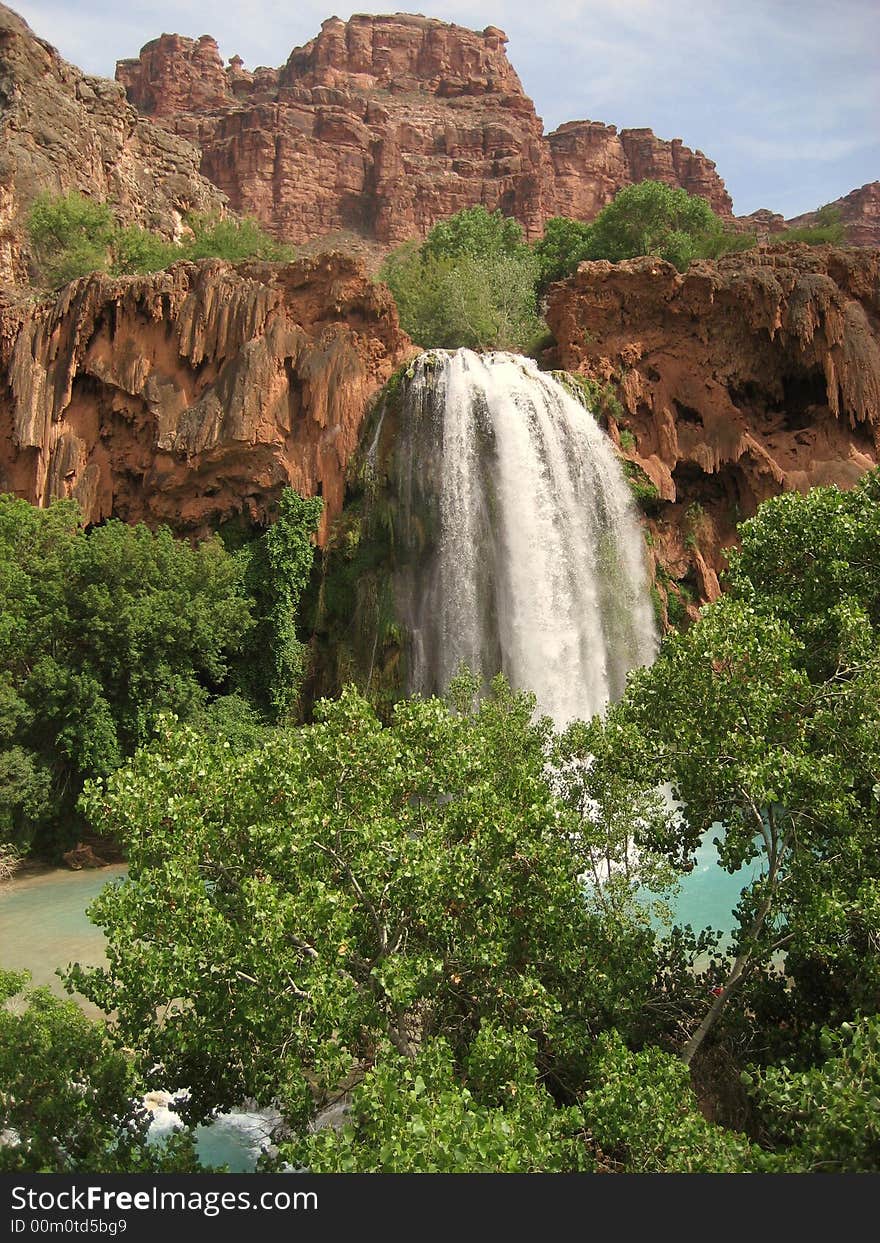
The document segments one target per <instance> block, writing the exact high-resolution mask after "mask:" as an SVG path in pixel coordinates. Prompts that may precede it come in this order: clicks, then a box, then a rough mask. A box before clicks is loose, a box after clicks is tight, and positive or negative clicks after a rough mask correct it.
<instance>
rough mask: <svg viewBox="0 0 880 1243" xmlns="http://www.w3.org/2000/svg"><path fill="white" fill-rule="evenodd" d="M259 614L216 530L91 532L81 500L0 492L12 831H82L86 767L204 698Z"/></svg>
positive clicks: (112, 759)
mask: <svg viewBox="0 0 880 1243" xmlns="http://www.w3.org/2000/svg"><path fill="white" fill-rule="evenodd" d="M250 626H251V604H250V601H249V600H248V598H247V595H246V593H245V589H244V587H243V584H242V581H241V570H240V567H239V565H238V564H237V562H236V561H235V560H234V559H233V558H232V557H230V556H229V555H228V554H227V553H226V552H225V551H224V549H223V547H222V545H221V544H220V542H219V541H218V540H209V541H207V542H205V543H203V544H201V545H199V546H198V547H196V548H192V547H190V545H189V544H187V543H186V542H184V541H182V540H176V539H174V537H173V536H172V535H171V532H170V531H169V530H168V529H167V528H162V529H160V530H159V531H157V532H155V533H152V532H150V531H149V530H148V529H147V528H146V527H144V526H136V527H129V526H126V525H125V524H124V523H121V522H117V521H111V522H108V523H105V524H104V525H103V526H101V527H98V528H96V529H95V530H93V531H92V532H90V533H89V534H86V533H85V532H84V531H83V529H82V526H81V513H80V510H79V507H78V506H77V505H76V504H75V502H69V501H64V502H56V503H55V504H53V505H50V506H49V507H48V508H47V509H38V508H36V507H34V506H31V505H28V504H27V503H26V502H25V501H22V500H17V499H15V498H13V497H10V496H6V497H0V816H2V817H3V821H4V823H2V826H0V827H2V830H3V831H4V832H3V835H4V836H9V835H10V834H11V835H12V836H13V837H15V838H18V839H19V840H24V841H27V840H28V837H29V836H30V835H31V834H32V833H33V832H34V831H35V830H36V829H37V828H38V827H39V826H41V825H42V830H41V832H42V844H43V845H44V846H45V845H48V844H49V838H48V837H47V836H46V833H47V832H48V831H49V830H53V831H54V830H57V831H59V832H61V833H63V834H64V835H70V834H72V833H74V832H75V831H76V821H75V817H74V806H75V802H76V798H77V796H78V794H79V791H80V789H81V788H82V782H83V780H84V778H85V777H86V776H87V775H89V774H92V773H107V772H109V771H110V770H111V769H112V768H114V767H115V766H117V765H118V764H119V763H120V762H121V761H122V759H123V757H124V756H125V755H127V754H130V753H131V751H133V750H134V748H135V747H136V746H137V745H138V744H139V743H141V742H143V741H144V740H145V739H146V738H147V737H148V736H149V733H150V729H151V722H152V720H153V719H154V717H155V716H156V714H157V713H158V712H160V711H162V710H170V711H174V712H178V713H180V714H181V715H183V716H187V715H194V714H198V713H199V712H200V711H202V710H203V709H204V707H205V705H206V704H207V702H208V700H209V697H210V696H211V695H212V694H218V693H221V692H222V691H223V690H224V689H225V686H226V683H227V680H228V678H229V675H230V660H231V659H232V657H233V656H234V655H235V654H237V652H238V651H239V649H240V648H241V645H242V643H243V640H244V637H245V635H246V634H247V633H248V630H249V628H250Z"/></svg>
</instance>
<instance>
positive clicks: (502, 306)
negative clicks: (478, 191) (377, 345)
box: [380, 207, 545, 349]
mask: <svg viewBox="0 0 880 1243" xmlns="http://www.w3.org/2000/svg"><path fill="white" fill-rule="evenodd" d="M380 275H381V278H382V280H384V281H385V283H386V284H387V285H388V287H389V288H390V289H391V292H392V293H393V294H394V298H395V301H396V302H397V308H398V311H399V313H400V322H401V324H402V325H403V327H404V328H405V330H406V331H407V332H408V333H409V335H410V336H411V337H412V338H413V339H414V340H415V341H418V342H419V344H420V345H423V346H425V347H426V348H433V347H439V348H443V349H458V348H460V347H467V348H469V349H525V348H527V347H528V346H529V345H530V344H532V343H533V342H534V341H535V340H536V339H537V338H538V337H539V335H540V333H541V331H542V329H544V328H545V325H544V324H543V321H542V320H541V319H540V318H539V316H538V313H537V303H536V295H535V287H536V282H537V278H538V261H537V259H536V257H535V255H534V254H533V253H532V251H531V250H530V248H529V247H528V246H527V245H526V244H525V242H524V241H523V240H522V231H521V229H520V227H519V225H518V224H517V223H516V221H514V220H509V219H506V218H505V217H504V216H502V215H501V213H500V212H487V211H486V209H485V208H483V207H473V208H466V209H465V210H464V211H461V212H458V213H457V215H455V216H453V217H451V219H449V220H446V221H441V223H440V224H437V225H435V226H434V228H433V229H432V230H431V232H430V233H429V234H428V236H427V238H426V239H425V241H424V242H423V243H422V244H421V245H418V244H417V243H413V242H408V243H405V244H404V245H403V246H401V247H399V248H398V249H397V250H396V251H394V252H393V253H392V254H391V255H389V257H388V259H387V260H386V262H385V264H384V266H383V268H382V271H381V273H380Z"/></svg>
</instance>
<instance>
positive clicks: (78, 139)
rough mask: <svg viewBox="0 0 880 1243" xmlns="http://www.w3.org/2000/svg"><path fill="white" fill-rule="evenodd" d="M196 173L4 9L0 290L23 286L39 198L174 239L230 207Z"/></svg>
mask: <svg viewBox="0 0 880 1243" xmlns="http://www.w3.org/2000/svg"><path fill="white" fill-rule="evenodd" d="M198 165H199V155H198V152H197V151H195V150H194V149H193V148H192V147H191V146H190V145H189V143H187V142H185V141H184V140H183V139H182V138H180V137H178V136H176V135H174V134H171V133H169V132H168V131H167V130H165V129H162V128H160V127H159V126H156V125H152V124H151V123H150V122H149V121H147V120H145V119H144V117H142V116H140V115H139V114H138V112H137V111H136V110H135V109H134V108H133V107H132V106H131V105H130V104H129V103H128V102H127V101H126V98H125V92H124V90H123V88H122V87H121V86H119V85H118V84H117V83H114V82H108V81H106V80H105V79H103V78H94V77H89V76H88V75H87V74H83V73H81V72H80V71H79V70H78V69H76V68H74V67H73V65H69V64H68V63H67V62H66V61H64V60H62V58H61V57H60V56H59V55H58V53H57V52H56V51H55V49H54V48H53V47H51V46H50V45H49V44H48V43H46V42H45V41H44V40H43V39H38V38H37V37H36V36H35V35H34V34H33V32H32V31H31V29H30V28H29V26H28V25H27V23H26V22H24V21H23V20H22V19H21V18H20V17H18V15H17V14H15V13H13V12H12V11H11V10H10V9H7V8H5V7H4V6H2V5H0V283H13V282H15V281H21V280H23V279H24V278H25V276H26V256H25V252H24V243H23V235H24V215H25V213H26V211H27V209H28V208H29V207H30V205H31V203H32V202H33V200H34V198H35V197H36V195H37V194H38V193H39V192H40V191H41V190H48V191H50V192H53V193H64V192H66V191H68V190H79V191H82V192H83V193H86V194H90V195H94V196H95V197H97V198H100V199H106V200H108V201H110V202H111V203H112V204H113V205H114V207H115V209H116V212H117V215H118V216H119V218H120V219H121V220H122V222H123V223H125V224H132V223H134V224H140V225H144V226H147V227H149V228H151V229H155V230H157V231H158V232H159V233H161V234H163V235H164V236H166V237H168V238H172V237H176V236H178V235H179V233H180V230H181V223H182V219H183V215H184V213H186V212H187V211H190V210H192V209H195V210H199V211H206V210H212V209H221V208H222V207H223V205H224V203H225V199H224V197H223V195H222V194H221V193H220V192H219V191H218V190H217V188H216V187H215V186H214V185H212V184H211V183H210V182H209V181H207V180H206V179H205V178H204V177H202V176H201V174H200V173H199V170H198Z"/></svg>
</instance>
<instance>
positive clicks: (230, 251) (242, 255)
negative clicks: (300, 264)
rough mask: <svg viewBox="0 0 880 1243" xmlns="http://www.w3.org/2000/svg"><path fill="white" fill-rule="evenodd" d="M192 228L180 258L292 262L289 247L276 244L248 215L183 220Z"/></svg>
mask: <svg viewBox="0 0 880 1243" xmlns="http://www.w3.org/2000/svg"><path fill="white" fill-rule="evenodd" d="M187 224H188V225H189V227H190V228H191V229H192V232H193V238H192V241H190V242H189V243H187V244H185V245H184V247H183V252H182V257H184V258H187V259H226V260H228V261H229V262H230V263H241V262H243V261H244V260H245V259H266V260H272V261H275V262H281V263H287V262H290V260H292V259H293V256H294V251H293V247H292V246H286V245H283V244H282V243H280V242H276V241H275V239H274V238H271V237H270V236H269V235H268V233H266V232H265V231H264V230H263V229H262V228H261V227H260V225H259V224H258V223H257V221H256V220H253V219H251V218H250V217H249V216H246V217H244V219H239V218H237V217H235V216H226V217H221V216H219V215H218V214H217V213H216V212H215V213H212V214H210V215H199V214H193V215H190V216H188V217H187Z"/></svg>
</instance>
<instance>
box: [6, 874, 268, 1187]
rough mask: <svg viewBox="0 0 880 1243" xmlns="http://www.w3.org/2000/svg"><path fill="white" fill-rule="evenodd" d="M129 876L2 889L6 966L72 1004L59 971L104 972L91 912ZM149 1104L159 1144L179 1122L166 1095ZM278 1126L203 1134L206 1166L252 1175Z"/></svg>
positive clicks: (216, 1126)
mask: <svg viewBox="0 0 880 1243" xmlns="http://www.w3.org/2000/svg"><path fill="white" fill-rule="evenodd" d="M124 875H125V868H124V867H110V868H101V869H99V870H96V871H82V872H68V871H61V870H58V871H53V872H43V873H40V874H39V875H35V876H25V877H22V878H20V879H16V880H13V881H11V882H9V883H6V884H3V885H0V967H3V968H6V969H7V970H9V969H11V970H14V971H22V970H26V971H29V972H30V973H31V979H32V983H33V984H36V985H47V986H48V987H49V988H50V989H51V990H52V992H53V993H56V994H57V995H58V996H60V997H67V996H68V994H67V992H66V991H65V988H64V985H63V984H62V982H61V980H60V978H59V977H58V976H57V975H56V974H55V970H56V968H57V967H66V966H69V965H70V964H71V963H72V962H80V963H82V964H83V966H86V965H89V966H100V965H102V964H103V963H104V962H105V961H106V956H105V953H104V934H103V933H102V932H101V930H100V928H96V927H95V925H94V924H92V923H91V922H90V921H89V919H88V917H87V915H86V908H87V907H88V906H89V905H90V904H91V903H92V902H93V901H94V899H95V898H96V897H97V896H98V894H99V893H100V892H101V890H102V889H103V888H104V886H105V885H107V884H115V883H117V882H118V881H119V880H120V879H121V878H122V877H123V876H124ZM75 1000H76V1001H77V1002H78V1003H79V1004H80V1005H81V1006H82V1008H83V1010H85V1011H86V1013H87V1014H90V1015H92V1017H94V1018H98V1017H103V1016H102V1015H101V1012H100V1011H99V1010H97V1009H96V1008H95V1007H94V1006H93V1005H92V1004H91V1003H90V1002H88V1001H86V999H85V998H84V997H80V996H78V995H75ZM147 1103H148V1105H149V1106H150V1108H151V1109H152V1110H153V1116H154V1123H153V1127H152V1130H151V1135H153V1136H155V1137H156V1138H159V1137H160V1136H161V1135H163V1134H165V1133H167V1132H168V1131H169V1130H170V1128H171V1127H172V1126H174V1125H175V1124H176V1123H177V1122H178V1120H177V1119H176V1117H175V1115H174V1114H173V1113H171V1112H170V1111H169V1109H168V1108H167V1103H168V1102H167V1098H166V1097H165V1094H164V1093H159V1094H155V1095H151V1096H150V1097H148V1098H147ZM271 1121H272V1119H271V1118H270V1120H269V1122H268V1123H267V1120H266V1116H264V1115H262V1114H260V1113H252V1112H250V1111H247V1110H241V1111H235V1112H233V1113H230V1114H224V1115H221V1117H220V1118H218V1119H217V1121H216V1122H214V1123H212V1124H211V1125H210V1126H204V1127H198V1128H197V1130H196V1141H197V1147H198V1150H199V1155H200V1157H201V1159H202V1161H204V1162H205V1163H206V1164H209V1165H228V1167H229V1169H230V1170H231V1171H232V1172H233V1173H241V1172H245V1171H248V1170H252V1169H253V1168H254V1164H255V1163H256V1160H257V1157H258V1155H259V1151H260V1147H261V1144H262V1143H264V1142H265V1141H266V1139H267V1137H268V1134H269V1131H270V1130H271Z"/></svg>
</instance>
